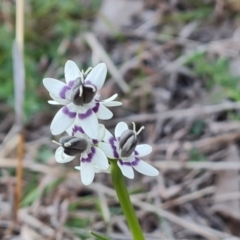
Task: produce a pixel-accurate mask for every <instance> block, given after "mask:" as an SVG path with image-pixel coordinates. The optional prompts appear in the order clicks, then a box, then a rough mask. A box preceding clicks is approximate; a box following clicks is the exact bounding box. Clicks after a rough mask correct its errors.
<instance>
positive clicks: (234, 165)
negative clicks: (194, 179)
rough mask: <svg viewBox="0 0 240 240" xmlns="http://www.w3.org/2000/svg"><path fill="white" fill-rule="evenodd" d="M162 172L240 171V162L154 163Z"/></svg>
mask: <svg viewBox="0 0 240 240" xmlns="http://www.w3.org/2000/svg"><path fill="white" fill-rule="evenodd" d="M152 164H153V165H154V166H155V167H157V168H158V169H161V170H166V169H206V170H211V171H219V170H226V171H228V170H239V169H240V163H239V162H237V161H236V162H194V161H189V162H179V161H171V160H170V161H158V162H153V163H152Z"/></svg>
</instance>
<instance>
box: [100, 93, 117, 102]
mask: <svg viewBox="0 0 240 240" xmlns="http://www.w3.org/2000/svg"><path fill="white" fill-rule="evenodd" d="M117 96H118V94H117V93H115V94H114V95H112V96H111V97H110V98H107V99H105V100H102V102H104V103H105V102H112V101H113V100H115V99H116V98H117Z"/></svg>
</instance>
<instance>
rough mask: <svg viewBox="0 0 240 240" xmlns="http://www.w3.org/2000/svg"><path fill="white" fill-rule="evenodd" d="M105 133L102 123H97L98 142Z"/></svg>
mask: <svg viewBox="0 0 240 240" xmlns="http://www.w3.org/2000/svg"><path fill="white" fill-rule="evenodd" d="M105 134H106V128H105V126H104V125H103V124H98V138H97V140H98V142H101V141H102V140H103V138H104V136H105Z"/></svg>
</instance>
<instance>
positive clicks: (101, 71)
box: [85, 63, 107, 90]
mask: <svg viewBox="0 0 240 240" xmlns="http://www.w3.org/2000/svg"><path fill="white" fill-rule="evenodd" d="M106 76H107V67H106V64H105V63H99V64H98V65H97V66H96V67H94V68H93V69H92V71H91V72H90V73H89V74H88V75H87V77H86V80H85V83H87V84H88V83H90V84H92V85H94V86H95V87H96V88H97V90H99V89H101V88H102V86H103V84H104V82H105V79H106Z"/></svg>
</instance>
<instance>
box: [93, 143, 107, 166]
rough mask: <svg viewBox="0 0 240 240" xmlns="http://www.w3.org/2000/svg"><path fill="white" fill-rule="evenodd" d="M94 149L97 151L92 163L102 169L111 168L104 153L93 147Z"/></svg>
mask: <svg viewBox="0 0 240 240" xmlns="http://www.w3.org/2000/svg"><path fill="white" fill-rule="evenodd" d="M92 148H94V150H95V153H94V155H93V159H92V161H93V162H94V163H95V164H96V165H97V166H98V167H100V168H101V169H103V170H107V169H108V167H109V163H108V159H107V157H106V155H105V154H104V152H103V151H102V150H101V149H99V148H97V147H92Z"/></svg>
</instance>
